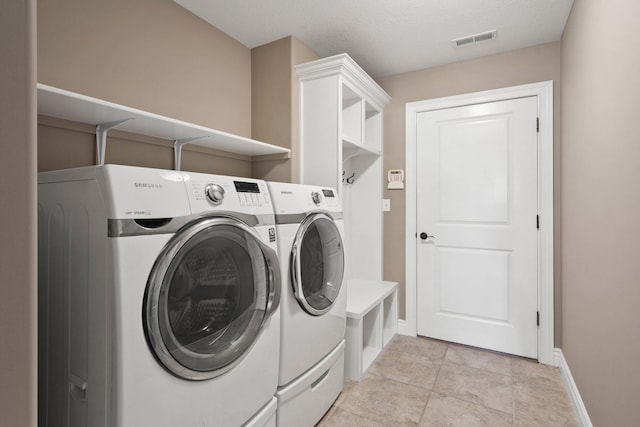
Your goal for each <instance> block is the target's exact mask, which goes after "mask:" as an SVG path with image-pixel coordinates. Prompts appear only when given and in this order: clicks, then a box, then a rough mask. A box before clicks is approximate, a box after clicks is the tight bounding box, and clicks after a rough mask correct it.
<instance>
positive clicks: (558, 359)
mask: <svg viewBox="0 0 640 427" xmlns="http://www.w3.org/2000/svg"><path fill="white" fill-rule="evenodd" d="M553 356H554V359H555V365H556V366H557V367H559V368H560V372H561V373H562V379H563V380H564V383H565V385H566V386H567V389H568V390H569V396H570V397H571V401H572V402H573V406H574V407H575V409H576V413H577V414H578V421H579V422H580V425H581V426H583V427H593V424H591V419H590V418H589V414H588V413H587V408H586V407H585V406H584V402H583V401H582V397H580V392H579V391H578V387H577V386H576V383H575V381H574V380H573V375H571V370H570V369H569V365H568V364H567V360H566V359H565V358H564V353H562V350H561V349H559V348H556V349H554V351H553Z"/></svg>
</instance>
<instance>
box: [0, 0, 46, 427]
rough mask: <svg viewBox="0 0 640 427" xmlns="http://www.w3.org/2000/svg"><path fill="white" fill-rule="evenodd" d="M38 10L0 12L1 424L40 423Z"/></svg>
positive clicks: (25, 5)
mask: <svg viewBox="0 0 640 427" xmlns="http://www.w3.org/2000/svg"><path fill="white" fill-rule="evenodd" d="M35 14H36V3H35V0H27V1H15V0H14V1H8V2H6V1H4V2H3V3H2V12H0V58H2V60H1V61H2V66H0V94H1V95H0V146H1V147H2V155H0V171H2V172H1V177H0V198H1V199H2V202H1V206H2V208H1V209H0V234H1V235H2V242H1V243H0V289H2V298H0V340H1V344H0V367H1V368H0V424H1V425H3V426H20V427H23V426H35V425H36V423H37V314H36V307H37V264H36V262H37V260H36V257H37V255H36V252H37V240H36V229H37V228H36V120H35V119H36V116H35V105H36V98H35V96H36V95H35V81H36V69H35V67H36V44H35V43H36V28H35V26H36V23H35V19H36V16H35Z"/></svg>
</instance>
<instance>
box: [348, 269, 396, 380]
mask: <svg viewBox="0 0 640 427" xmlns="http://www.w3.org/2000/svg"><path fill="white" fill-rule="evenodd" d="M397 291H398V283H397V282H389V281H376V280H349V281H347V330H346V344H347V345H346V350H345V381H349V380H355V381H360V379H361V378H362V375H364V373H365V371H366V370H367V368H369V366H370V365H371V363H373V361H374V360H375V359H376V357H378V355H379V354H380V352H381V351H382V349H383V348H384V347H385V346H386V345H387V344H388V343H389V341H391V339H392V338H393V336H394V335H395V334H396V333H397V332H398V292H397Z"/></svg>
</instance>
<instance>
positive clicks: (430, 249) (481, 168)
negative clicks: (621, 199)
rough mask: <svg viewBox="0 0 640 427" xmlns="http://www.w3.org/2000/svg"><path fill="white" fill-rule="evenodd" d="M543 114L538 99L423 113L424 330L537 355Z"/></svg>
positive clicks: (420, 281)
mask: <svg viewBox="0 0 640 427" xmlns="http://www.w3.org/2000/svg"><path fill="white" fill-rule="evenodd" d="M536 117H537V98H536V97H527V98H520V99H513V100H507V101H499V102H491V103H485V104H477V105H469V106H463V107H457V108H448V109H443V110H436V111H428V112H423V113H419V114H418V115H417V135H416V136H417V165H418V166H417V201H416V209H417V212H416V214H417V230H418V233H417V234H418V236H417V238H416V244H417V248H416V254H417V272H416V274H417V332H418V334H419V335H424V336H429V337H433V338H438V339H443V340H447V341H453V342H458V343H463V344H468V345H473V346H477V347H482V348H488V349H492V350H497V351H502V352H506V353H511V354H517V355H521V356H526V357H533V358H537V321H536V317H537V306H538V303H537V270H538V268H537V252H538V245H537V240H538V233H537V231H538V230H537V213H538V212H537V206H538V203H537V200H538V195H537V194H538V192H537V153H538V149H537V140H538V138H537V131H536ZM431 236H433V237H431Z"/></svg>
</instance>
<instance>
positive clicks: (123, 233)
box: [38, 165, 280, 427]
mask: <svg viewBox="0 0 640 427" xmlns="http://www.w3.org/2000/svg"><path fill="white" fill-rule="evenodd" d="M38 192H39V195H38V199H39V299H40V302H39V326H40V335H39V364H40V378H39V380H40V384H39V389H40V393H41V395H40V404H39V405H40V406H39V422H40V426H54V425H55V426H90V427H129V426H136V427H144V426H149V427H151V426H153V427H158V426H166V427H175V426H181V427H182V426H185V427H192V426H193V427H212V426H241V425H250V426H256V427H257V426H265V425H270V426H273V425H275V408H276V400H275V398H274V395H275V392H276V388H277V383H278V374H277V371H278V363H279V362H278V360H279V359H278V354H279V345H280V344H279V343H280V340H279V336H280V314H279V313H280V310H279V300H280V290H279V286H280V273H279V265H278V259H277V253H276V250H277V247H276V242H275V225H274V216H273V210H272V205H271V201H270V198H269V194H268V191H267V187H266V184H265V183H264V182H263V181H259V180H253V179H246V178H233V177H225V176H216V175H205V174H195V173H194V174H192V173H186V172H176V171H165V170H158V169H147V168H138V167H129V166H118V165H105V166H95V167H86V168H78V169H70V170H64V171H55V172H46V173H42V174H40V175H39V184H38Z"/></svg>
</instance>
